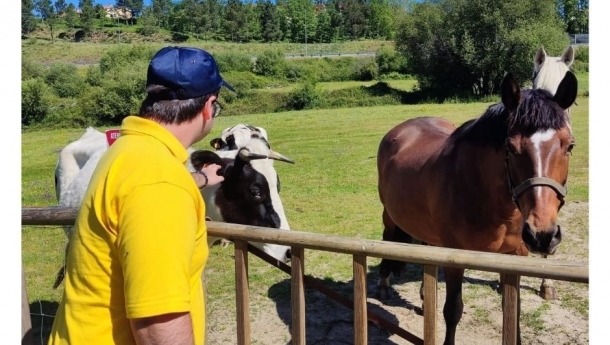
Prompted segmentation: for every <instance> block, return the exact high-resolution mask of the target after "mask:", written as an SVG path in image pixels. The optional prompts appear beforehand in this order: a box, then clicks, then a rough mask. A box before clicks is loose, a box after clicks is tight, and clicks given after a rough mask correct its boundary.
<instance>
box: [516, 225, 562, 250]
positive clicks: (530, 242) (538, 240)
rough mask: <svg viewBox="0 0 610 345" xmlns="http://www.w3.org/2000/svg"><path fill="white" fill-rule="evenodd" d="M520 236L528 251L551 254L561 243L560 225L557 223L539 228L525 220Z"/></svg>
mask: <svg viewBox="0 0 610 345" xmlns="http://www.w3.org/2000/svg"><path fill="white" fill-rule="evenodd" d="M521 237H522V238H523V242H524V243H525V246H526V247H527V249H528V250H529V251H530V252H532V253H536V254H543V255H552V254H555V251H556V250H557V246H558V245H559V243H561V227H560V226H559V225H552V226H551V227H550V228H548V229H545V230H540V229H535V228H534V227H532V226H531V225H530V224H529V223H528V222H525V223H524V225H523V231H522V233H521Z"/></svg>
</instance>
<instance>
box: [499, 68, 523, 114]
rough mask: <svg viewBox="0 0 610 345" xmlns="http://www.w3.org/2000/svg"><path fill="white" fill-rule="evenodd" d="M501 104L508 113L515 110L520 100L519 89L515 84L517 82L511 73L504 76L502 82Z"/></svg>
mask: <svg viewBox="0 0 610 345" xmlns="http://www.w3.org/2000/svg"><path fill="white" fill-rule="evenodd" d="M501 90H502V104H504V107H505V108H506V110H508V111H513V110H515V109H517V105H519V100H520V99H521V89H520V88H519V85H518V84H517V81H516V80H515V78H514V77H513V75H512V73H508V74H506V76H505V77H504V79H503V80H502V86H501Z"/></svg>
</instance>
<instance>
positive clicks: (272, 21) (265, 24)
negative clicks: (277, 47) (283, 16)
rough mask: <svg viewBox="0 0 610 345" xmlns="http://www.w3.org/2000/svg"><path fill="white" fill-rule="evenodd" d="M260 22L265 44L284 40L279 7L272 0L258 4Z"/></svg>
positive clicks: (265, 0)
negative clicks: (278, 11)
mask: <svg viewBox="0 0 610 345" xmlns="http://www.w3.org/2000/svg"><path fill="white" fill-rule="evenodd" d="M257 8H258V10H259V21H260V25H261V38H262V40H263V42H278V41H281V40H282V30H281V21H280V18H279V16H278V13H277V7H276V6H275V5H274V4H273V3H272V2H271V0H263V1H261V2H259V3H258V6H257Z"/></svg>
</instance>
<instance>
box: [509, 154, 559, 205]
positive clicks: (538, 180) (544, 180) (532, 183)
mask: <svg viewBox="0 0 610 345" xmlns="http://www.w3.org/2000/svg"><path fill="white" fill-rule="evenodd" d="M508 155H509V153H508V148H507V149H506V160H505V161H504V166H505V168H506V177H507V179H508V188H509V190H510V193H511V195H512V199H513V202H514V203H515V205H517V208H518V209H519V210H521V207H520V206H519V196H520V195H521V194H523V192H525V191H526V190H528V189H530V188H532V187H537V186H542V187H550V188H552V189H553V190H554V191H555V193H557V198H558V199H559V201H560V202H561V203H560V204H559V208H561V207H562V206H563V204H564V203H565V196H566V194H568V189H567V188H566V186H565V185H562V184H560V183H559V182H557V181H555V180H553V179H552V178H550V177H545V176H542V177H532V178H528V179H527V180H525V181H523V182H521V183H520V184H519V185H518V186H517V187H514V185H513V178H512V176H511V174H510V166H509V160H508Z"/></svg>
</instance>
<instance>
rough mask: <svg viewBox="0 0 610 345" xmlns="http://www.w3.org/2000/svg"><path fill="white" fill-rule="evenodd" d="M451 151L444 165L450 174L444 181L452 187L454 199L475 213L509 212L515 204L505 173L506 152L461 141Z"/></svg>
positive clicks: (508, 214)
mask: <svg viewBox="0 0 610 345" xmlns="http://www.w3.org/2000/svg"><path fill="white" fill-rule="evenodd" d="M453 151H454V152H452V155H453V157H454V158H453V159H450V160H448V161H447V162H448V164H447V166H446V167H445V168H446V169H453V170H454V174H452V175H451V176H449V177H448V178H447V181H446V183H447V184H448V185H449V186H452V187H451V188H453V194H455V198H457V199H459V200H456V202H464V203H467V204H471V205H472V206H473V207H472V209H473V210H474V212H476V214H477V215H479V216H480V215H481V214H482V213H485V211H486V210H488V209H490V210H493V212H490V213H497V210H503V212H501V213H502V214H504V215H505V216H506V217H510V215H512V214H513V212H514V209H515V205H514V204H513V202H512V199H511V196H510V189H509V185H508V178H507V175H506V167H505V159H506V153H505V152H504V150H503V149H497V148H493V147H490V146H475V145H466V146H464V145H462V146H461V147H459V148H455V149H454V150H453Z"/></svg>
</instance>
